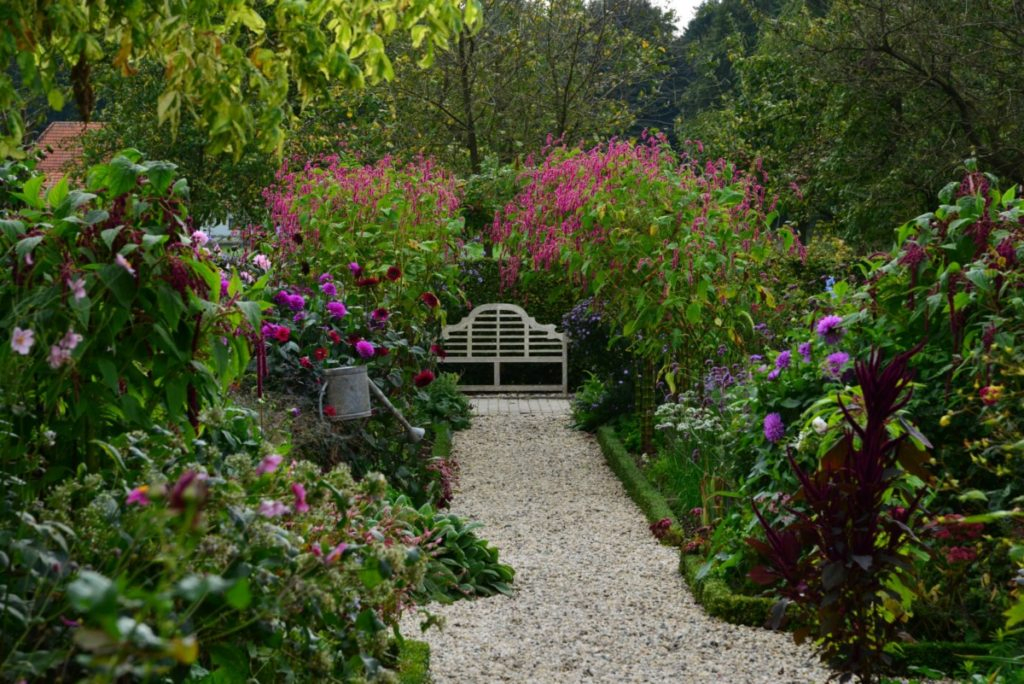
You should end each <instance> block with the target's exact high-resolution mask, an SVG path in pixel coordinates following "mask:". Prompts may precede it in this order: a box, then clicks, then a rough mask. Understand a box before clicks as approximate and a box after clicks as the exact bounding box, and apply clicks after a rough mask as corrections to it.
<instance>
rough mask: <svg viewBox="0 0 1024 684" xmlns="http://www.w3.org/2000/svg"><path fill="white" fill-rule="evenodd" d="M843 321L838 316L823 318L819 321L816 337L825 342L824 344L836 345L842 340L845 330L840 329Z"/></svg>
mask: <svg viewBox="0 0 1024 684" xmlns="http://www.w3.org/2000/svg"><path fill="white" fill-rule="evenodd" d="M842 325H843V319H842V318H841V317H839V316H825V317H824V318H822V319H821V320H820V321H818V325H817V327H816V330H817V332H818V337H820V338H821V339H823V340H825V343H826V344H838V343H839V340H841V339H843V335H844V334H845V332H846V331H845V330H843V328H842Z"/></svg>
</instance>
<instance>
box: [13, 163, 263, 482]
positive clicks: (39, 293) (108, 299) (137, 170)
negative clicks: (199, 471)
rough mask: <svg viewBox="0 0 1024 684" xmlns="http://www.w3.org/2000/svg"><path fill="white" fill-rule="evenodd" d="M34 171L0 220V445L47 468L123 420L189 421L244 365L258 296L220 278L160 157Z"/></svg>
mask: <svg viewBox="0 0 1024 684" xmlns="http://www.w3.org/2000/svg"><path fill="white" fill-rule="evenodd" d="M43 181H44V177H43V176H33V177H31V178H29V179H28V180H27V181H25V183H24V185H23V186H22V187H21V188H20V190H18V191H15V192H11V193H10V197H11V198H13V199H14V200H16V202H17V204H16V205H15V206H14V207H12V208H11V209H9V210H8V211H7V212H6V213H5V216H4V218H3V220H2V221H0V259H2V263H3V267H4V272H5V274H6V275H5V277H4V278H3V280H2V281H0V311H2V312H3V313H2V315H0V334H2V335H3V337H4V340H5V343H4V344H3V345H2V347H0V412H2V414H3V415H4V416H5V417H6V418H7V419H9V420H10V421H11V431H12V432H13V433H15V434H17V435H19V436H20V439H18V440H11V439H9V438H8V436H7V435H9V433H7V432H5V437H3V438H2V442H0V448H2V450H3V463H4V468H5V469H6V470H7V471H8V472H12V473H16V472H21V473H26V472H30V471H31V470H32V469H34V468H36V467H39V466H45V467H47V469H48V475H49V477H51V478H53V477H57V476H61V475H63V474H65V473H66V471H63V470H62V469H63V468H72V469H73V468H74V467H75V466H76V465H78V464H82V463H86V462H87V461H89V462H91V464H92V466H93V467H95V466H96V465H97V464H98V463H99V461H100V458H101V456H102V451H101V449H102V447H101V442H102V441H103V440H106V439H109V438H110V437H111V436H112V435H116V434H120V433H121V432H124V431H126V430H130V429H136V428H142V429H146V428H149V427H151V426H154V425H162V426H173V427H174V429H177V430H186V431H192V432H193V433H194V431H195V429H196V428H197V427H198V425H199V422H198V416H199V412H200V410H201V409H202V408H203V406H206V405H217V404H219V403H220V401H221V396H222V394H223V392H224V390H225V389H226V388H227V386H228V385H229V384H230V383H231V382H233V381H235V380H237V379H238V378H239V377H240V376H241V374H242V373H243V371H244V370H245V368H246V364H247V363H248V360H249V349H248V340H247V336H246V334H245V332H246V331H248V330H252V328H253V327H255V326H256V325H257V324H258V321H259V306H258V305H257V304H254V303H252V302H247V301H244V299H243V298H242V296H241V285H240V283H238V282H237V281H231V282H225V285H224V287H223V288H222V284H221V275H220V274H219V273H218V271H217V269H216V267H215V266H214V264H213V262H212V261H211V259H210V255H209V252H208V251H206V250H205V249H204V248H203V247H202V238H203V237H205V236H203V235H201V234H196V233H194V232H193V231H192V230H191V228H190V226H189V221H188V215H187V212H186V210H185V206H186V201H187V198H188V186H187V184H186V183H185V182H184V180H177V181H176V180H175V177H174V166H173V165H172V164H168V163H166V162H144V161H142V160H141V155H139V153H138V152H135V151H132V150H129V151H126V152H125V153H124V154H123V155H122V156H118V157H116V158H115V159H113V160H112V161H111V162H110V163H109V164H101V165H99V166H96V167H93V168H92V169H91V170H90V172H89V180H88V188H87V190H77V189H69V186H68V184H67V182H66V181H61V182H59V183H58V184H57V185H55V186H54V187H53V188H51V189H50V190H49V191H47V192H46V193H45V195H44V194H43V193H42V184H43Z"/></svg>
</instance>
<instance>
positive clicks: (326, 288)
mask: <svg viewBox="0 0 1024 684" xmlns="http://www.w3.org/2000/svg"><path fill="white" fill-rule="evenodd" d="M320 291H321V292H323V293H324V294H325V295H327V296H328V297H333V296H335V295H336V294H338V288H337V287H335V286H334V283H332V282H326V283H324V284H323V285H321V286H320Z"/></svg>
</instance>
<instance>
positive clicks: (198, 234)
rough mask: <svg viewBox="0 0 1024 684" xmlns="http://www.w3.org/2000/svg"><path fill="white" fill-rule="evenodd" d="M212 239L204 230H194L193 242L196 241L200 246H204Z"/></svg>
mask: <svg viewBox="0 0 1024 684" xmlns="http://www.w3.org/2000/svg"><path fill="white" fill-rule="evenodd" d="M209 241H210V236H209V235H208V234H207V233H206V231H203V230H195V231H192V242H194V243H196V244H197V245H199V246H200V247H202V246H204V245H205V244H206V243H207V242H209Z"/></svg>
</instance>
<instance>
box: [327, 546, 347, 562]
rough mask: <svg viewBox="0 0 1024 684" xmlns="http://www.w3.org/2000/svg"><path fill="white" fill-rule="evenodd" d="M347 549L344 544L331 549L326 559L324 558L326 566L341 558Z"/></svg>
mask: <svg viewBox="0 0 1024 684" xmlns="http://www.w3.org/2000/svg"><path fill="white" fill-rule="evenodd" d="M347 548H348V544H346V543H345V542H341V543H340V544H338V545H337V546H335V547H334V548H333V549H331V552H330V553H329V554H327V558H324V562H325V563H327V564H331V563H333V562H334V561H336V560H338V559H339V558H341V554H343V553H345V549H347Z"/></svg>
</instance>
